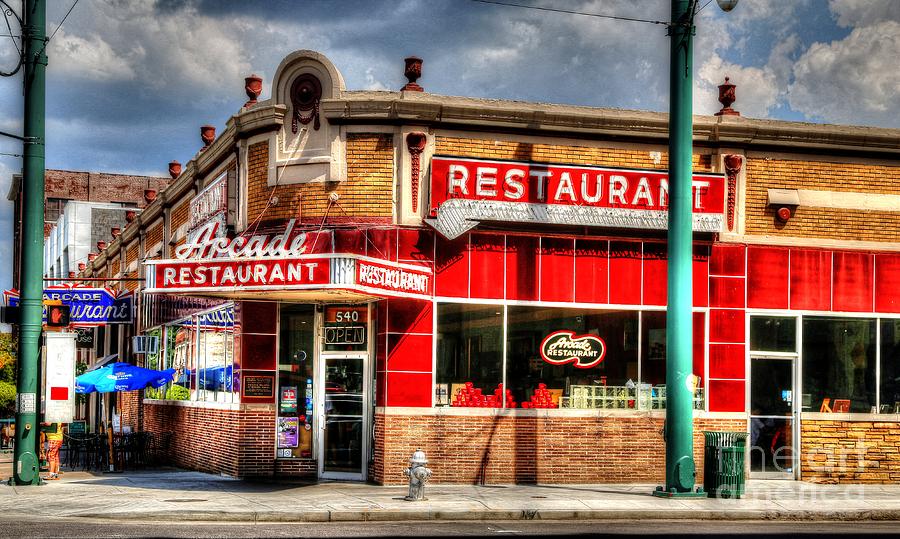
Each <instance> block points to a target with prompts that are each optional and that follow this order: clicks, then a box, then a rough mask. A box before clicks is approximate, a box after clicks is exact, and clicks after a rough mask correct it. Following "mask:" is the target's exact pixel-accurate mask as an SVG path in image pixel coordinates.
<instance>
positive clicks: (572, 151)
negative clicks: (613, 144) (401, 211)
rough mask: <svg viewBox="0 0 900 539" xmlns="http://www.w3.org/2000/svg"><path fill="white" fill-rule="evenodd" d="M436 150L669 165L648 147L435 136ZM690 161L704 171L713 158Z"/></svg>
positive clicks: (534, 158) (603, 163)
mask: <svg viewBox="0 0 900 539" xmlns="http://www.w3.org/2000/svg"><path fill="white" fill-rule="evenodd" d="M435 153H436V154H438V155H453V156H459V157H479V158H482V159H507V160H513V161H534V162H539V163H568V164H573V165H594V166H614V167H633V168H645V169H655V170H664V169H666V168H668V166H669V156H668V153H667V152H661V154H662V160H661V161H660V162H659V164H656V163H654V162H653V159H652V158H651V157H650V151H649V150H637V149H623V148H594V147H588V146H562V145H557V144H535V143H531V142H519V141H501V140H488V139H471V138H461V137H437V140H436V141H435ZM693 162H694V170H697V171H706V172H708V171H710V170H711V163H712V159H711V157H710V156H709V155H700V154H696V153H695V154H694V158H693Z"/></svg>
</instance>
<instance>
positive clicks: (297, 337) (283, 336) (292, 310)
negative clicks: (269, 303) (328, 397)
mask: <svg viewBox="0 0 900 539" xmlns="http://www.w3.org/2000/svg"><path fill="white" fill-rule="evenodd" d="M314 320H315V312H314V308H313V306H312V305H285V306H283V307H282V308H281V332H280V343H279V356H278V388H279V391H278V395H279V397H278V421H277V425H276V428H277V432H276V437H277V451H278V453H277V456H278V457H279V458H311V457H312V449H313V448H312V432H313V430H312V429H313V427H314V423H313V415H314V414H313V359H314V349H313V348H314V346H315V331H314V327H315V324H314ZM326 389H327V388H326Z"/></svg>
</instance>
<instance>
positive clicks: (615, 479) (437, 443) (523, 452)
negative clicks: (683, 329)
mask: <svg viewBox="0 0 900 539" xmlns="http://www.w3.org/2000/svg"><path fill="white" fill-rule="evenodd" d="M662 425H663V419H662V418H650V417H645V416H642V417H637V416H627V417H626V416H623V417H514V416H497V417H494V416H455V415H454V416H450V415H447V416H405V415H404V416H400V415H383V414H376V415H375V463H374V465H373V466H372V478H373V479H374V480H375V481H377V482H379V483H383V484H402V483H405V477H404V475H403V470H404V469H405V468H406V467H407V466H408V461H409V457H410V455H412V453H413V451H415V450H416V449H422V450H423V451H425V454H426V456H427V457H428V461H429V464H428V466H429V468H431V469H432V471H433V472H434V475H433V476H432V481H433V482H435V483H462V484H478V483H495V484H503V483H506V484H509V483H535V482H538V483H638V482H649V483H653V482H660V483H662V482H664V481H665V443H664V441H663V439H662V434H661V429H662ZM746 427H747V422H746V420H743V419H697V420H695V421H694V459H695V463H696V466H697V484H698V485H701V484H702V481H703V431H704V430H725V431H741V432H746Z"/></svg>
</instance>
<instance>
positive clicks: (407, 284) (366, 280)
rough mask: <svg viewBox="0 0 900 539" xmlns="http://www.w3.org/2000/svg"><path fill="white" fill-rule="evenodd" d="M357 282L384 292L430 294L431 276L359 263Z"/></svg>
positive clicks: (379, 265)
mask: <svg viewBox="0 0 900 539" xmlns="http://www.w3.org/2000/svg"><path fill="white" fill-rule="evenodd" d="M356 282H357V283H358V284H360V285H363V286H371V287H374V288H380V289H382V290H393V291H396V292H412V293H416V294H428V293H429V292H430V282H431V276H430V275H429V274H427V273H425V272H419V271H412V270H407V269H404V268H395V267H389V266H384V265H381V264H372V263H369V262H363V261H358V262H357V277H356Z"/></svg>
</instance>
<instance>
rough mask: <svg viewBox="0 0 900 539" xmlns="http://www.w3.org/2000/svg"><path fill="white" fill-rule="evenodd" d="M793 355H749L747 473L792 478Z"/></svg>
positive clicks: (793, 423) (760, 477) (793, 462)
mask: <svg viewBox="0 0 900 539" xmlns="http://www.w3.org/2000/svg"><path fill="white" fill-rule="evenodd" d="M795 361H796V360H795V359H793V358H772V357H751V358H750V473H751V475H752V477H754V478H759V479H792V478H793V477H794V472H795V469H796V461H795V455H796V451H795V447H794V426H795V421H794V418H795V412H796V404H795V397H796V395H795V392H794V362H795Z"/></svg>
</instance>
